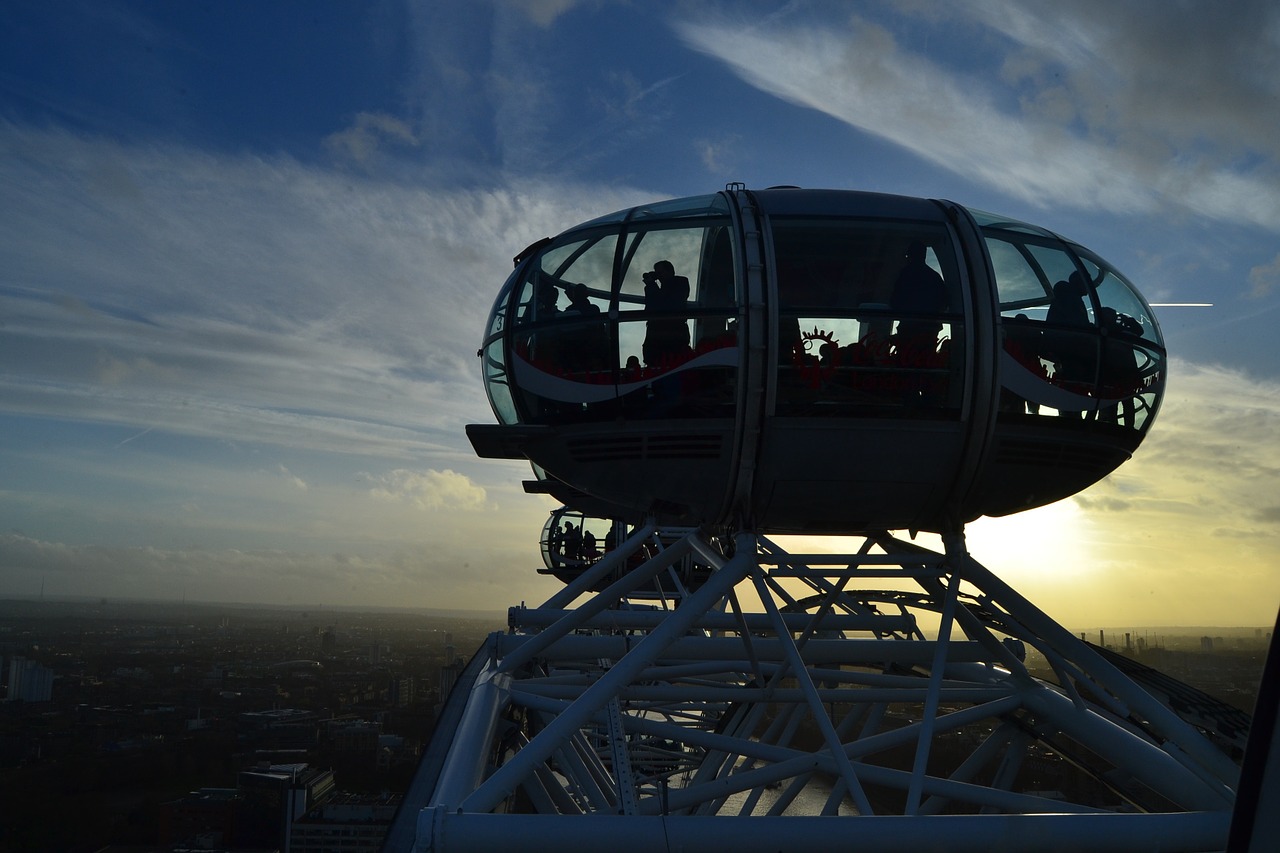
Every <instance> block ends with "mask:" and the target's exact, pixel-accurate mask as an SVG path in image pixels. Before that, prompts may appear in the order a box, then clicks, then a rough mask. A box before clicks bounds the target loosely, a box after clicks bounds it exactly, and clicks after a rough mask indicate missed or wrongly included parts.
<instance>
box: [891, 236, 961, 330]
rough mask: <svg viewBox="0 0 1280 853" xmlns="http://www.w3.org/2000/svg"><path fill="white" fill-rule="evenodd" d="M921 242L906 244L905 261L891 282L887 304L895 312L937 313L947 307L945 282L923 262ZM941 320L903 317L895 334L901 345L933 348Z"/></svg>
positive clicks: (923, 251)
mask: <svg viewBox="0 0 1280 853" xmlns="http://www.w3.org/2000/svg"><path fill="white" fill-rule="evenodd" d="M924 258H925V246H924V243H921V242H918V241H917V242H913V243H911V244H910V245H909V246H907V262H906V264H905V265H904V266H903V267H902V270H901V271H900V272H899V273H898V278H897V280H896V281H894V283H893V296H892V297H891V298H890V301H889V307H890V308H892V309H893V310H894V311H896V312H901V313H911V314H941V313H942V312H944V311H946V310H947V286H946V284H945V283H944V282H943V280H942V276H940V275H938V272H937V271H936V270H935V269H934V268H933V267H931V266H929V265H928V264H927V263H925V259H924ZM941 331H942V323H941V322H939V321H938V320H925V319H913V318H909V319H903V320H899V321H898V334H899V335H900V336H901V339H902V341H903V344H905V348H909V349H915V348H917V347H927V348H928V349H929V350H930V351H932V350H934V349H936V348H937V345H938V333H939V332H941Z"/></svg>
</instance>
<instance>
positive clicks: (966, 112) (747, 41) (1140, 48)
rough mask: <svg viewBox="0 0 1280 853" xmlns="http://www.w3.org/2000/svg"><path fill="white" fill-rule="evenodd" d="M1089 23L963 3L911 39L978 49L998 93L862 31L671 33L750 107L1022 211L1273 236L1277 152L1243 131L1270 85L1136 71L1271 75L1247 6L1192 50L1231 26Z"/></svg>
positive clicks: (1266, 41)
mask: <svg viewBox="0 0 1280 853" xmlns="http://www.w3.org/2000/svg"><path fill="white" fill-rule="evenodd" d="M1091 5H1094V4H1089V3H1085V4H1070V5H1069V6H1068V5H1062V4H1057V5H1053V4H1048V3H1045V4H1036V5H1034V6H1031V7H1029V8H1028V7H1024V6H1023V5H1022V4H1011V3H997V4H983V3H973V4H963V5H960V6H958V7H956V8H954V9H952V10H951V11H949V12H936V11H935V12H933V13H932V14H937V15H943V16H945V17H946V18H947V19H948V20H946V21H939V22H930V21H927V20H926V21H924V23H923V24H922V26H926V27H927V26H933V25H935V24H936V27H937V28H936V29H934V30H932V31H931V32H930V33H929V35H930V36H931V37H933V38H937V39H946V38H949V37H952V36H953V34H954V33H955V32H956V31H957V29H956V28H957V27H959V28H960V30H959V31H961V32H963V36H964V37H965V38H972V39H976V40H982V41H983V43H984V46H986V47H988V48H989V49H990V50H991V51H992V52H993V53H994V54H995V55H996V57H997V59H996V62H997V64H1000V63H1003V66H1004V72H1005V73H1004V76H1003V77H1001V76H999V75H992V74H979V73H975V72H974V71H973V70H966V71H961V70H959V69H957V68H955V67H951V66H949V65H947V64H945V61H944V60H943V59H942V58H934V57H933V56H932V55H931V54H930V53H929V52H928V47H927V46H928V45H929V44H930V43H932V44H934V45H936V44H937V43H938V42H936V41H934V42H929V41H928V40H927V39H915V40H913V41H912V42H911V43H910V45H905V44H903V43H902V42H901V41H900V40H899V38H898V37H897V36H896V35H895V33H894V32H893V31H891V30H890V29H888V28H886V27H884V26H881V25H880V24H878V23H875V22H873V21H871V20H870V19H866V18H859V17H854V18H852V19H851V20H850V19H837V18H831V17H828V18H824V19H822V20H815V19H814V18H812V17H807V18H806V17H804V16H801V15H795V16H789V17H786V18H782V19H780V20H777V21H774V22H772V23H771V24H770V26H769V27H768V28H767V29H765V28H762V27H759V26H757V25H756V24H755V23H753V22H743V21H740V20H729V19H726V18H718V17H709V18H700V19H689V20H685V21H682V22H680V23H678V24H677V25H676V29H677V32H678V33H679V34H680V35H681V37H682V38H684V39H685V40H686V42H687V43H688V44H690V45H691V46H693V47H694V48H695V49H698V50H700V51H703V52H705V53H707V54H709V55H711V56H714V57H716V58H718V59H720V60H721V61H723V62H724V63H726V64H727V65H728V66H730V67H731V68H732V69H733V70H734V71H735V72H736V73H738V74H739V75H740V76H741V77H742V78H743V79H744V80H746V81H747V82H749V83H751V84H752V85H754V86H756V87H758V88H760V89H762V90H763V91H766V92H769V93H771V94H774V95H776V96H777V97H779V98H783V99H785V100H788V101H791V102H793V103H796V104H800V105H803V106H806V107H810V108H813V109H816V110H820V111H822V112H824V113H827V114H829V115H831V116H833V117H835V118H837V119H840V120H841V121H844V122H847V123H848V124H849V125H851V126H853V127H856V128H859V129H861V130H864V131H866V132H868V133H872V134H875V135H877V136H881V137H883V138H885V139H888V140H889V141H891V142H893V143H895V144H897V145H900V146H902V147H904V148H906V149H908V150H910V151H912V152H913V153H915V154H916V155H918V156H919V157H921V158H923V159H925V160H928V161H930V162H932V163H935V164H937V165H939V166H941V167H943V168H945V169H949V170H951V171H953V172H955V173H956V174H960V175H965V176H968V177H970V178H971V179H975V180H978V181H980V182H982V183H985V184H987V185H988V186H990V187H992V188H995V189H997V190H999V191H1001V192H1004V193H1007V194H1009V195H1010V196H1013V197H1017V198H1021V199H1023V200H1026V201H1028V202H1031V203H1034V204H1038V205H1047V204H1049V203H1050V202H1052V203H1053V204H1066V205H1070V206H1076V207H1095V208H1096V207H1102V208H1106V209H1109V210H1112V211H1117V212H1127V213H1133V212H1150V211H1154V210H1156V209H1158V208H1162V209H1181V210H1184V211H1188V212H1191V213H1194V214H1198V215H1202V216H1207V217H1211V218H1215V219H1220V220H1223V221H1229V222H1239V223H1247V224H1251V225H1256V226H1261V227H1264V228H1268V229H1271V230H1280V166H1278V162H1280V157H1278V155H1280V142H1277V139H1276V137H1275V135H1274V133H1273V132H1271V131H1266V132H1263V131H1262V130H1261V124H1260V116H1261V114H1262V113H1273V112H1274V110H1269V109H1261V108H1260V105H1261V104H1264V103H1266V104H1273V105H1274V104H1275V103H1276V102H1277V98H1278V96H1280V83H1276V82H1275V81H1276V80H1280V74H1276V75H1272V76H1270V77H1266V76H1265V75H1258V74H1254V73H1253V72H1251V71H1250V72H1246V73H1243V74H1238V75H1234V76H1233V75H1223V74H1205V75H1203V76H1202V77H1201V76H1197V75H1195V74H1193V73H1186V72H1184V71H1181V70H1179V71H1178V73H1177V74H1176V75H1175V76H1173V77H1172V78H1170V77H1169V76H1168V75H1165V74H1162V73H1160V72H1159V71H1154V70H1152V69H1160V68H1169V69H1172V68H1177V69H1182V68H1184V67H1185V66H1184V65H1180V64H1178V63H1179V61H1180V60H1181V57H1180V56H1179V53H1180V50H1182V51H1188V52H1194V53H1196V54H1198V56H1197V58H1196V59H1195V61H1194V63H1193V65H1194V67H1208V66H1210V65H1212V64H1213V63H1214V62H1215V60H1217V61H1221V63H1222V66H1231V67H1234V68H1250V66H1249V64H1248V63H1243V62H1241V61H1240V59H1239V54H1240V52H1241V51H1243V52H1244V53H1246V54H1248V55H1253V54H1259V55H1262V54H1267V53H1268V51H1269V52H1270V56H1268V57H1267V58H1266V59H1265V60H1264V64H1263V66H1262V67H1264V68H1270V67H1274V66H1275V63H1276V60H1275V58H1274V55H1275V53H1276V52H1277V51H1276V48H1277V45H1276V32H1277V25H1276V22H1277V20H1278V17H1277V16H1278V13H1276V12H1274V11H1269V9H1270V8H1271V7H1264V6H1262V4H1250V6H1249V9H1250V12H1251V13H1252V15H1251V19H1252V23H1253V28H1252V29H1249V28H1247V27H1246V26H1244V25H1239V26H1232V27H1230V28H1225V27H1223V28H1219V27H1213V26H1210V27H1207V28H1206V29H1205V30H1204V31H1203V32H1201V31H1200V30H1198V29H1193V27H1196V26H1198V23H1197V22H1198V21H1200V20H1201V19H1202V18H1212V19H1215V20H1217V19H1222V18H1230V17H1232V16H1231V15H1222V14H1219V13H1210V12H1209V11H1208V6H1206V14H1205V15H1188V14H1186V13H1185V10H1184V11H1182V12H1179V14H1178V16H1176V17H1174V16H1173V15H1172V14H1169V13H1165V12H1164V11H1162V9H1163V7H1161V9H1156V8H1154V7H1152V6H1151V5H1150V4H1135V6H1141V7H1142V8H1141V10H1137V9H1134V8H1132V7H1131V8H1130V10H1129V11H1128V12H1126V13H1124V14H1122V15H1113V14H1111V11H1106V13H1105V14H1103V11H1104V10H1103V9H1102V7H1099V8H1098V9H1093V10H1091V9H1090V8H1089V7H1090V6H1091ZM1111 9H1112V7H1111V6H1107V7H1106V10H1111ZM1246 17H1247V18H1249V17H1250V16H1246ZM1139 18H1140V19H1141V20H1138V19H1139ZM956 19H959V21H958V22H957V20H956ZM1172 21H1177V22H1180V23H1179V26H1181V30H1177V31H1175V30H1174V24H1173V23H1170V22H1172ZM1141 33H1146V34H1147V35H1138V34H1141ZM1134 37H1136V38H1137V43H1136V44H1134V43H1133V41H1132V39H1133V38H1134ZM1161 37H1164V38H1167V39H1168V41H1167V42H1162V41H1158V39H1159V38H1161ZM1209 81H1211V82H1209ZM1171 92H1173V93H1176V94H1175V95H1174V96H1171ZM1201 104H1204V105H1205V106H1204V109H1203V110H1202V109H1201V108H1200V105H1201ZM1206 113H1207V116H1206ZM1228 118H1230V120H1229V121H1228V120H1227V119H1228ZM1241 126H1243V127H1244V128H1246V131H1245V132H1244V134H1243V135H1238V134H1237V132H1236V130H1235V128H1237V127H1241ZM1247 128H1254V129H1255V130H1256V132H1250V131H1249V130H1247Z"/></svg>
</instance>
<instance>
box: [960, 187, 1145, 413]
mask: <svg viewBox="0 0 1280 853" xmlns="http://www.w3.org/2000/svg"><path fill="white" fill-rule="evenodd" d="M975 218H977V219H978V221H979V222H980V223H982V224H983V235H984V237H985V239H986V245H987V250H988V253H989V255H990V257H991V265H992V269H993V270H994V272H995V277H996V290H997V293H998V296H999V300H1000V315H1001V317H1000V322H1001V336H1002V349H1003V352H1002V353H1001V362H1000V381H1001V386H1002V391H1001V405H1000V417H1001V419H1002V420H1005V421H1010V420H1016V419H1018V418H1023V417H1027V416H1031V417H1035V418H1038V419H1044V418H1049V417H1052V418H1056V420H1053V421H1046V420H1038V421H1037V423H1041V424H1045V425H1054V426H1058V427H1062V428H1069V429H1081V428H1092V426H1091V425H1093V424H1108V425H1114V426H1118V427H1121V428H1127V429H1134V430H1139V431H1144V430H1146V428H1147V427H1148V426H1149V424H1150V421H1151V418H1152V416H1153V415H1154V413H1155V411H1156V409H1157V407H1158V405H1159V398H1160V395H1161V393H1162V390H1163V385H1164V375H1165V356H1164V352H1163V349H1162V347H1161V337H1160V330H1159V327H1158V326H1157V325H1156V322H1155V318H1154V316H1153V315H1152V314H1151V310H1150V308H1149V307H1148V306H1147V303H1146V301H1145V300H1143V298H1142V297H1141V295H1139V294H1138V292H1137V290H1135V289H1134V287H1133V286H1132V285H1131V284H1130V283H1129V282H1128V281H1127V280H1125V279H1124V277H1123V276H1121V275H1120V274H1119V273H1118V272H1116V271H1115V269H1113V268H1112V267H1111V266H1110V265H1108V264H1107V263H1105V262H1104V261H1102V260H1101V259H1100V258H1098V257H1097V256H1096V255H1094V254H1093V253H1092V252H1090V251H1089V250H1087V249H1085V248H1083V247H1081V246H1078V245H1076V244H1074V243H1068V242H1066V241H1064V240H1062V239H1061V238H1060V237H1058V236H1057V235H1055V234H1052V233H1051V232H1048V231H1045V230H1043V229H1040V228H1036V227H1034V226H1030V225H1026V224H1024V223H1017V222H1012V221H1010V220H1005V219H1000V218H998V217H995V216H993V215H992V214H981V213H977V212H975Z"/></svg>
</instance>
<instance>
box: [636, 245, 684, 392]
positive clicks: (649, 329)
mask: <svg viewBox="0 0 1280 853" xmlns="http://www.w3.org/2000/svg"><path fill="white" fill-rule="evenodd" d="M641 277H642V278H643V279H644V300H645V310H646V311H651V312H653V313H655V314H667V313H668V312H677V311H683V309H684V308H685V306H686V305H687V303H688V301H689V279H688V278H686V277H684V276H682V275H676V268H675V265H674V264H672V263H671V262H670V261H666V260H663V261H658V262H657V263H655V264H654V265H653V270H652V271H651V272H647V273H645V274H644V275H643V276H641ZM641 350H642V352H643V353H644V363H645V365H646V366H648V367H660V366H661V365H662V364H663V363H664V362H670V361H671V360H672V359H673V358H675V357H677V356H680V355H682V354H684V353H686V352H688V351H689V327H688V326H687V325H686V324H685V318H684V317H675V316H665V317H660V318H655V319H653V320H650V321H648V323H647V324H646V327H645V336H644V344H643V345H642V347H641Z"/></svg>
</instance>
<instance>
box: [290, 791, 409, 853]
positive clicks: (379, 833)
mask: <svg viewBox="0 0 1280 853" xmlns="http://www.w3.org/2000/svg"><path fill="white" fill-rule="evenodd" d="M399 803H400V795H399V794H379V795H363V794H338V795H335V796H334V797H332V798H331V799H330V800H329V801H327V802H326V803H324V804H323V805H321V806H319V807H317V808H314V809H311V810H310V811H308V812H307V813H306V814H305V815H304V816H302V817H300V818H298V819H297V820H295V821H294V822H293V835H292V838H291V840H290V843H289V848H288V853H337V851H341V853H378V851H379V850H381V849H382V840H383V838H384V837H385V836H386V834H387V829H388V828H389V827H390V826H391V820H392V818H393V817H395V813H396V808H397V806H398V805H399Z"/></svg>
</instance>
